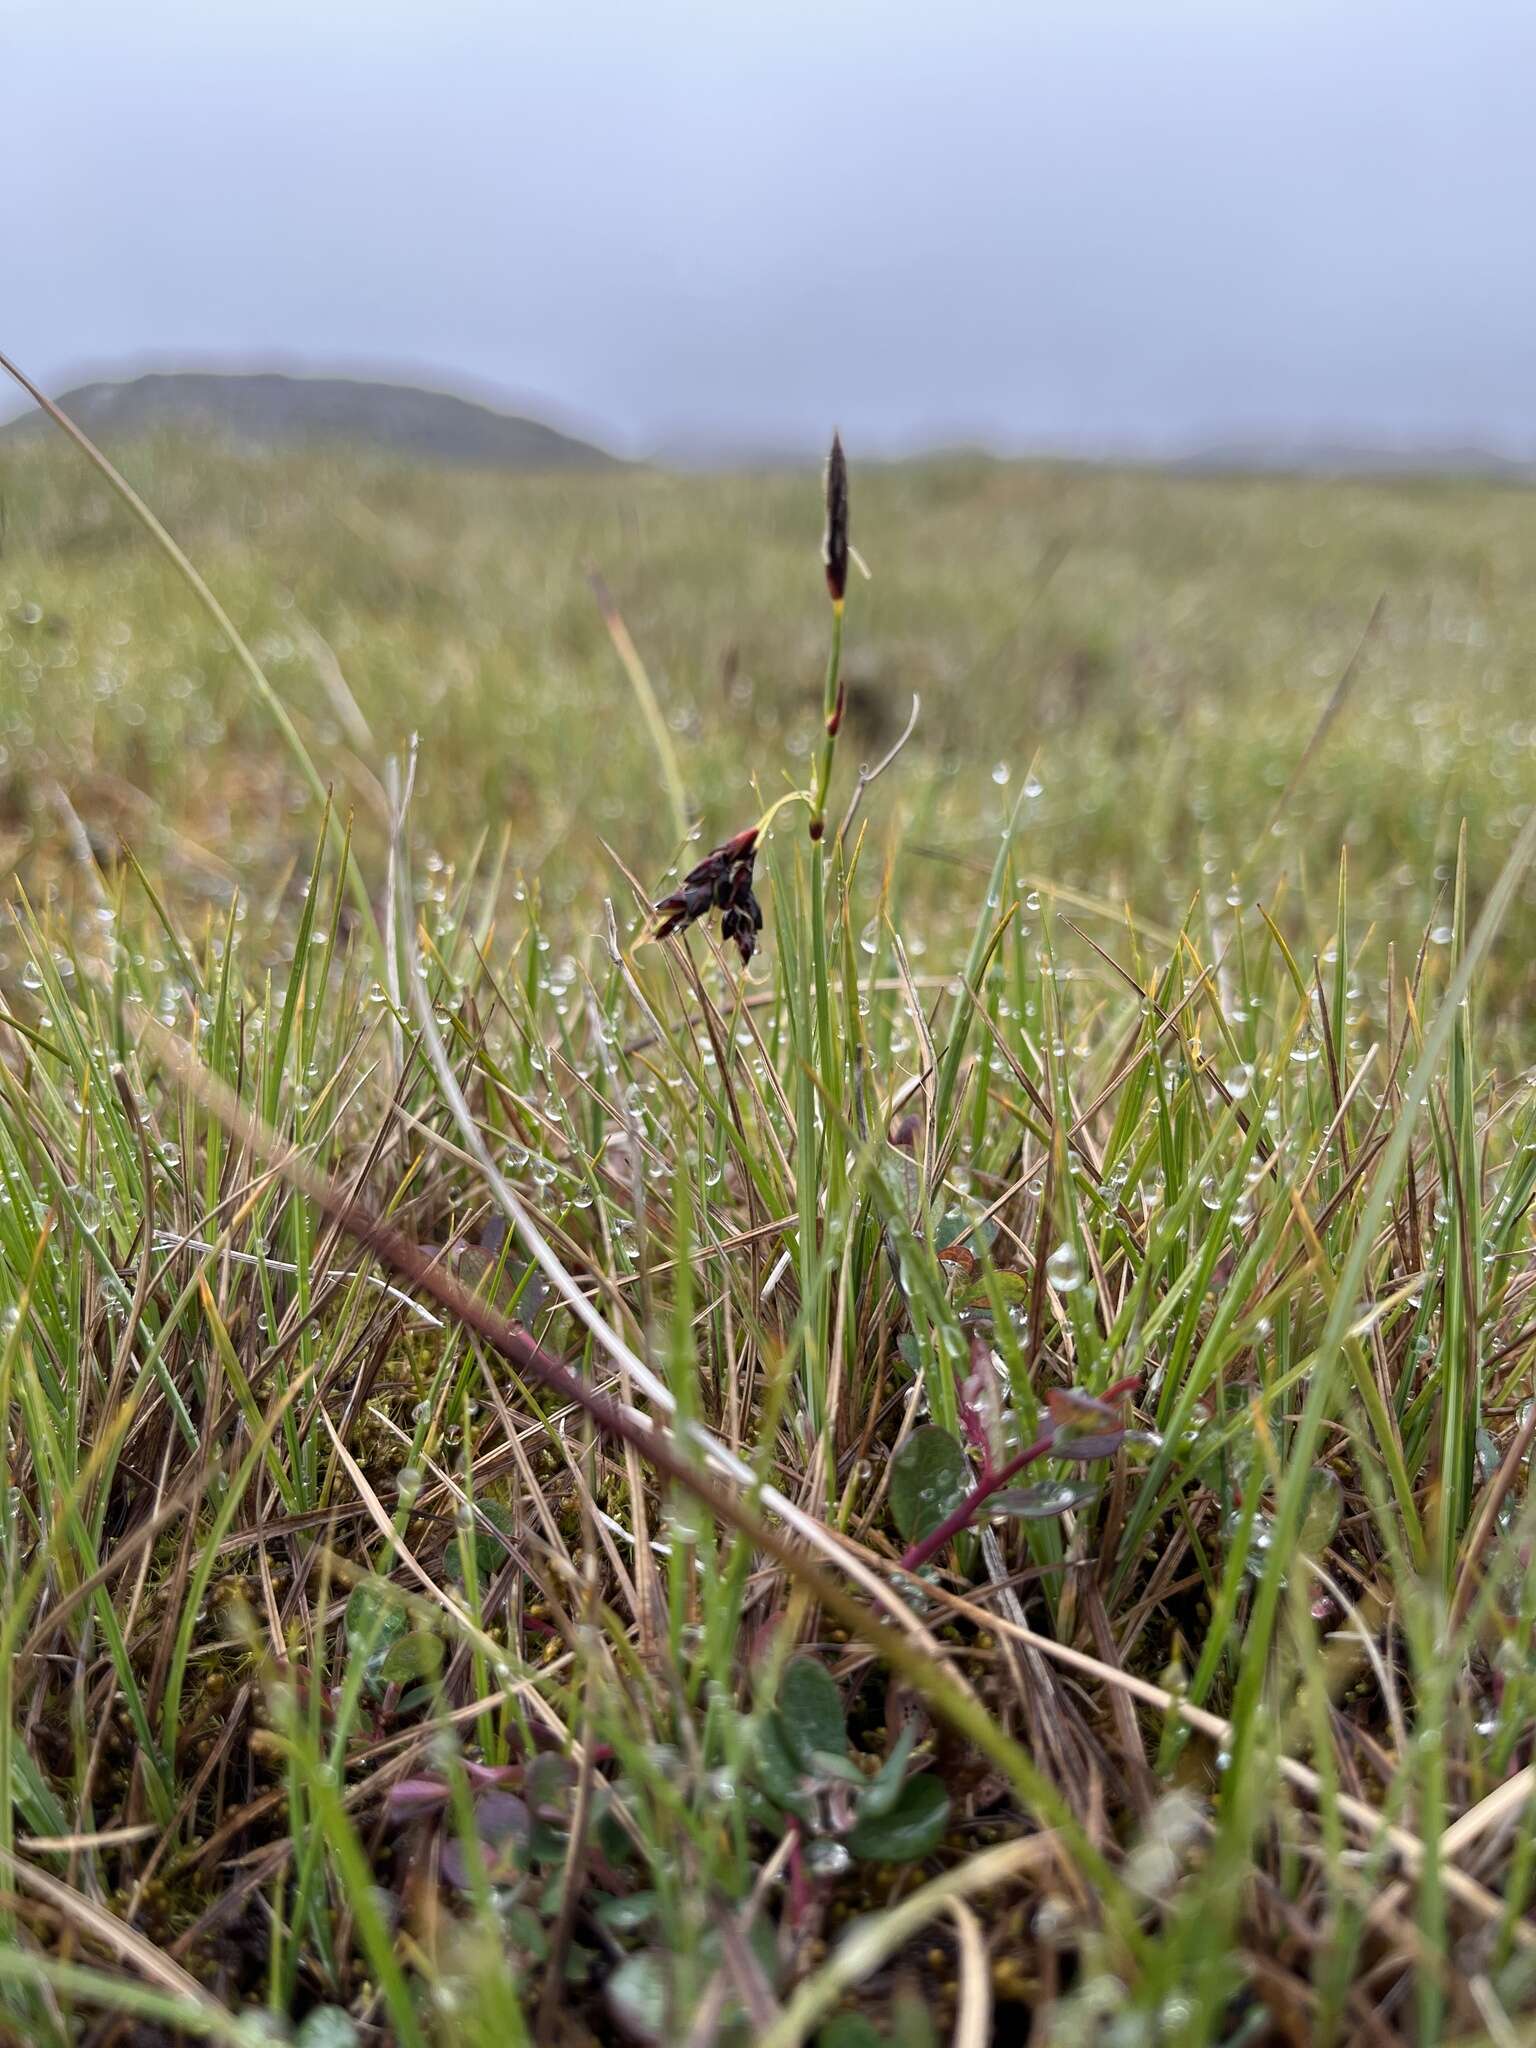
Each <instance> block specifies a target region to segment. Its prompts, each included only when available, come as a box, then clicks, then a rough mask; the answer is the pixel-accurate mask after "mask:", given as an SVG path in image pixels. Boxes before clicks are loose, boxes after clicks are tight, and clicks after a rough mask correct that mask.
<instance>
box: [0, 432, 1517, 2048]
mask: <svg viewBox="0 0 1536 2048" xmlns="http://www.w3.org/2000/svg"><path fill="white" fill-rule="evenodd" d="M114 452H115V453H116V454H117V456H118V459H119V460H120V462H121V465H122V468H123V470H124V472H125V474H126V475H127V476H128V477H129V478H130V480H131V482H132V484H133V485H134V487H135V488H136V489H137V490H138V491H139V492H140V493H141V494H142V496H143V498H144V500H145V501H146V502H147V503H148V505H149V506H151V507H152V508H153V511H154V512H155V514H157V515H158V517H159V518H160V519H161V520H163V521H164V523H165V526H166V527H167V528H168V529H169V531H170V533H171V534H173V535H174V536H175V538H176V540H177V541H178V542H179V543H180V544H181V545H182V546H183V547H184V548H185V550H186V552H187V554H188V556H189V557H190V558H191V561H192V562H193V563H194V564H195V565H196V568H197V570H198V571H200V572H201V574H202V575H203V576H204V577H205V578H206V579H207V583H208V585H209V586H210V587H211V589H212V591H213V592H214V593H216V596H217V598H218V600H219V602H220V603H221V604H222V605H223V607H224V609H225V611H226V613H227V615H228V619H229V621H231V622H232V624H233V627H234V628H235V630H236V631H237V632H238V634H239V636H240V642H239V644H238V645H235V644H233V643H232V642H231V641H230V639H229V637H228V635H227V634H225V633H224V632H222V631H221V630H220V629H219V628H218V627H217V626H216V625H215V624H214V622H213V621H212V619H211V618H210V616H209V614H208V612H207V610H206V609H205V608H204V607H203V606H201V605H200V603H199V600H198V597H197V594H196V592H195V591H194V590H193V589H192V588H191V587H190V586H189V584H188V582H187V580H186V579H185V577H184V576H183V575H182V574H180V573H179V571H178V570H177V568H176V567H175V565H174V564H173V563H171V562H170V561H169V560H168V559H167V557H166V555H165V553H164V551H163V550H162V549H160V548H159V547H157V545H156V543H155V541H154V538H153V536H152V535H151V534H150V533H149V532H148V531H147V530H146V529H145V527H144V526H143V525H142V524H141V523H140V522H139V521H138V520H136V519H135V517H134V516H133V514H132V512H131V511H130V509H129V508H128V507H127V506H125V505H124V503H123V502H121V500H120V499H119V498H118V497H117V496H115V495H114V494H113V492H112V490H111V489H109V487H108V484H107V482H106V481H105V480H104V479H103V478H102V476H101V475H100V474H98V473H97V472H96V471H95V470H93V468H92V467H91V466H90V464H89V463H88V462H87V461H86V460H85V459H84V457H83V456H82V455H81V454H80V453H79V452H78V451H77V450H75V449H73V448H71V447H70V446H69V445H68V444H67V443H66V442H65V441H64V440H63V439H62V437H58V438H56V439H55V440H52V441H49V442H47V443H43V444H26V445H22V444H15V445H14V446H13V447H12V448H10V449H8V450H7V452H6V454H5V456H4V460H3V470H0V497H3V505H4V525H3V534H0V872H3V874H4V875H5V877H6V878H7V885H6V891H5V899H4V911H3V924H0V1406H3V1410H4V1413H5V1415H6V1417H7V1434H6V1436H5V1438H4V1458H5V1465H6V1470H5V1473H4V1475H3V1484H0V1572H3V1575H4V1590H3V1598H0V1630H3V1632H4V1642H3V1644H0V1785H3V1786H5V1787H7V1788H8V1791H9V1797H8V1798H7V1799H6V1800H4V1801H3V1802H0V2039H3V2040H7V2041H9V2040H14V2041H16V2042H18V2043H24V2044H28V2048H31V2044H38V2048H62V2044H65V2043H76V2042H82V2043H91V2044H94V2048H109V2044H110V2048H140V2044H151V2043H163V2042H164V2043H168V2042H175V2041H181V2040H187V2041H193V2040H209V2041H215V2042H225V2043H240V2044H247V2048H249V2044H253V2043H257V2042H262V2043H271V2042H288V2043H291V2044H295V2048H382V2044H395V2043H399V2044H403V2048H436V2044H446V2043H450V2042H451V2043H453V2044H455V2048H503V2044H505V2043H508V2042H518V2041H525V2040H526V2041H535V2040H536V2041H538V2042H539V2043H541V2044H544V2043H553V2044H562V2043H570V2044H578V2043H583V2042H589V2041H604V2042H606V2041H610V2040H614V2041H629V2042H638V2043H642V2044H644V2043H653V2042H668V2043H686V2044H688V2048H705V2044H707V2043H713V2042H722V2043H727V2044H735V2043H745V2042H747V2041H749V2040H751V2041H753V2042H754V2043H755V2044H756V2048H792V2044H796V2043H799V2042H801V2041H812V2040H814V2041H819V2042H822V2043H825V2044H826V2048H878V2044H881V2043H885V2044H890V2048H927V2044H929V2043H935V2044H936V2043H941V2042H948V2041H951V2040H953V2041H955V2042H957V2043H959V2044H962V2048H981V2044H983V2043H986V2042H988V2041H990V2040H997V2041H1029V2042H1031V2043H1042V2044H1053V2048H1076V2044H1081V2048H1089V2044H1094V2048H1099V2044H1102V2048H1162V2044H1168V2048H1207V2044H1216V2043H1223V2044H1239V2043H1243V2044H1267V2043H1271V2042H1273V2043H1282V2044H1291V2043H1297V2044H1300V2043H1313V2042H1316V2043H1339V2044H1345V2043H1357V2042H1359V2043H1382V2044H1386V2043H1397V2042H1411V2043H1418V2044H1421V2048H1427V2044H1431V2043H1438V2042H1441V2041H1458V2042H1459V2041H1465V2042H1468V2043H1471V2042H1480V2041H1488V2042H1492V2043H1496V2044H1499V2048H1503V2044H1505V2043H1508V2042H1521V2041H1528V2040H1533V2039H1536V1798H1533V1791H1536V1776H1533V1770H1536V1764H1533V1737H1536V1651H1533V1649H1532V1625H1533V1621H1536V1569H1533V1555H1536V1551H1533V1543H1536V1499H1533V1498H1532V1497H1530V1496H1529V1495H1528V1483H1527V1482H1528V1471H1529V1466H1530V1459H1531V1454H1532V1447H1533V1442H1536V1403H1533V1400H1532V1394H1533V1389H1532V1385H1531V1380H1532V1369H1533V1345H1536V1241H1533V1227H1532V1216H1533V1210H1532V1202H1533V1199H1536V1096H1533V1093H1532V1087H1531V1063H1532V1062H1533V1061H1536V1021H1533V1019H1532V1016H1531V1012H1530V1004H1529V998H1530V991H1531V985H1532V984H1531V968H1530V962H1531V959H1532V954H1533V949H1536V874H1533V870H1532V861H1533V856H1536V811H1533V808H1532V804H1531V792H1532V788H1533V786H1536V697H1533V692H1532V680H1533V674H1536V579H1533V578H1532V575H1531V573H1530V568H1531V563H1532V561H1533V560H1536V499H1532V497H1531V496H1530V495H1529V494H1527V493H1525V492H1522V491H1518V490H1510V489H1501V488H1497V487H1494V486H1491V485H1484V484H1477V483H1459V482H1453V481H1440V482H1433V483H1430V482H1425V483H1402V484H1393V485H1386V484H1365V483H1349V482H1322V481H1303V480H1286V479H1273V478H1272V479H1241V478H1219V479H1218V478H1199V477H1195V476H1165V475H1159V474H1154V473H1151V472H1113V471H1108V470H1094V469H1086V468H1076V467H1069V466H1050V465H1014V464H999V463H993V462H989V461H984V460H980V459H970V458H964V459H962V458H956V459H953V460H945V461H935V462H932V463H923V464H910V465H901V466H894V467H882V466H877V465H861V464H860V463H859V462H858V460H857V451H856V450H855V451H854V456H855V460H854V468H853V474H852V533H853V540H854V543H855V545H856V547H857V549H858V551H859V553H860V555H861V556H862V557H863V559H864V561H866V562H867V563H868V565H869V570H870V572H871V573H870V576H869V578H868V580H866V579H865V578H864V577H863V576H862V575H860V574H859V572H858V569H857V568H855V570H854V573H853V575H852V578H851V581H850V584H849V589H848V597H847V606H846V615H845V621H844V632H843V641H844V645H843V653H842V668H841V678H842V682H843V685H844V686H845V689H846V713H845V715H844V717H843V720H842V724H841V729H840V731H839V732H838V734H837V736H836V744H835V749H834V750H833V752H832V755H831V759H830V768H831V786H830V797H829V803H828V810H827V816H828V829H827V831H826V833H825V835H824V836H823V838H822V839H821V840H820V841H819V842H813V841H812V839H811V838H810V836H809V835H808V833H807V829H806V823H807V810H806V807H805V805H804V804H803V803H799V802H795V801H793V800H791V801H788V802H786V803H785V804H784V805H783V806H782V807H781V808H778V809H777V810H776V811H774V814H773V817H772V822H771V824H770V825H768V826H767V827H766V828H765V829H764V831H763V833H762V835H761V839H760V842H759V844H758V845H757V846H756V847H755V848H754V849H752V851H753V853H754V854H755V861H756V866H755V875H754V876H753V881H754V885H755V888H756V892H757V896H758V898H759V899H760V902H761V905H762V910H763V915H764V929H763V931H762V934H761V937H760V939H759V941H758V945H757V949H756V952H755V954H754V957H753V958H752V959H751V961H750V963H749V964H747V965H746V966H745V967H744V966H743V964H742V963H741V961H740V960H739V959H738V958H737V955H736V951H735V949H734V948H733V947H731V946H730V945H729V944H723V943H722V934H721V928H720V923H719V919H718V917H717V916H715V915H714V914H713V912H710V913H709V914H707V915H705V916H702V917H700V918H699V919H698V920H697V921H696V922H695V923H693V924H692V925H691V926H690V928H688V929H687V930H685V931H683V932H681V933H679V934H678V935H677V936H676V937H675V938H669V939H667V940H665V941H663V942H660V943H656V942H653V941H652V940H651V939H650V938H649V936H648V935H649V933H650V931H651V929H652V926H653V920H652V918H651V915H650V911H649V904H650V902H651V901H652V900H653V899H656V898H659V897H661V896H664V895H666V894H668V893H669V892H671V891H672V890H673V889H674V888H676V887H677V886H679V884H680V881H681V878H682V877H683V876H684V874H685V873H686V872H687V871H688V870H690V869H692V868H693V867H694V865H695V864H696V863H698V862H699V861H701V860H702V859H703V858H704V857H705V856H706V855H707V854H708V853H709V851H710V849H712V848H715V847H717V846H718V845H720V844H722V843H723V842H725V841H727V840H728V839H729V838H730V837H731V836H732V835H735V834H738V833H741V832H743V831H745V830H746V829H747V828H749V827H751V826H752V825H753V824H754V822H757V821H760V820H763V819H764V818H765V817H766V816H767V814H768V812H769V810H770V807H772V806H774V805H775V803H776V801H777V800H778V799H779V798H781V797H784V796H786V795H787V794H788V793H789V792H791V791H793V790H796V789H804V788H806V787H807V786H810V785H812V784H813V783H814V780H815V777H816V775H817V773H818V770H819V768H820V766H821V764H822V762H823V761H824V759H825V758H826V754H825V746H824V734H825V717H824V690H825V687H826V683H825V675H826V668H827V661H828V648H829V640H830V636H831V628H832V614H831V607H830V606H829V603H828V598H827V592H826V587H825V584H824V580H823V574H822V567H821V563H820V559H819V554H818V549H819V545H820V540H821V526H822V507H821V502H820V488H819V483H818V479H817V477H816V476H815V475H814V474H801V473H790V472H785V473H781V474H775V475H768V476H742V477H703V476H699V477H673V476H664V475H659V474H653V473H649V472H645V471H641V470H634V471H624V472H619V473H615V474H606V475H600V476H599V475H594V476H590V477H581V476H571V477H549V478H519V477H507V476H493V475H488V474H475V473H469V472H437V471H431V470H427V469H422V468H414V467H411V466H409V465H406V464H402V463H398V462H392V461H386V460H383V459H371V458H368V457H366V456H363V455H353V454H340V453H339V454H337V455H335V456H334V457H329V458H322V457H319V456H316V455H313V454H310V455H273V456H270V457H256V456H250V455H241V454H236V453H231V452H229V451H224V450H219V449H216V448H212V447H209V446H205V445H199V444H197V443H194V442H190V441H186V442H175V441H165V442H163V443H155V444H152V445H151V444H138V445H132V446H129V447H126V448H124V449H122V450H120V451H114ZM605 607H606V610H605ZM914 698H915V699H918V700H920V709H919V711H918V715H917V719H916V724H915V726H914V727H913V728H912V730H911V732H910V737H908V738H907V739H906V741H905V744H902V741H903V736H904V734H906V732H907V728H908V723H909V715H910V713H911V711H912V708H913V700H914ZM882 762H884V763H885V764H886V765H885V766H884V769H883V772H882V773H880V774H879V775H878V776H877V777H876V778H875V779H873V780H870V781H868V782H867V786H865V778H864V777H863V776H862V775H861V772H860V771H861V764H865V766H867V767H869V768H874V767H875V766H876V764H879V763H882ZM855 798H857V802H856V804H855V803H854V799H855ZM748 865H749V867H750V865H751V863H750V861H749V863H748Z"/></svg>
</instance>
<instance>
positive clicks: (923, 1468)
mask: <svg viewBox="0 0 1536 2048" xmlns="http://www.w3.org/2000/svg"><path fill="white" fill-rule="evenodd" d="M971 1486H972V1474H971V1467H970V1463H969V1461H968V1459H967V1458H966V1455H965V1452H964V1451H963V1450H961V1448H960V1445H959V1443H958V1442H957V1441H956V1439H955V1438H954V1437H952V1436H951V1435H950V1434H949V1432H948V1430H944V1429H937V1428H935V1427H934V1425H933V1424H932V1423H925V1424H924V1426H923V1427H922V1428H921V1429H914V1430H913V1432H912V1434H911V1435H910V1436H909V1437H908V1438H907V1440H906V1442H905V1443H904V1444H903V1445H902V1447H901V1449H900V1450H899V1451H898V1452H897V1453H896V1456H895V1457H894V1458H893V1459H892V1461H891V1513H892V1515H893V1516H894V1517H895V1519H896V1526H897V1528H898V1529H899V1530H900V1531H901V1533H902V1535H903V1536H905V1538H906V1539H907V1541H908V1542H909V1543H920V1542H921V1541H922V1539H923V1538H924V1537H925V1536H927V1535H930V1534H931V1533H932V1531H933V1530H935V1529H937V1528H938V1526H939V1524H940V1523H941V1522H942V1521H943V1520H944V1518H945V1517H946V1516H947V1515H951V1514H953V1513H954V1511H955V1509H956V1508H957V1507H959V1505H960V1503H961V1501H963V1500H964V1499H965V1497H966V1495H967V1494H968V1493H969V1492H970V1490H971Z"/></svg>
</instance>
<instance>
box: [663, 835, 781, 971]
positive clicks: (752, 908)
mask: <svg viewBox="0 0 1536 2048" xmlns="http://www.w3.org/2000/svg"><path fill="white" fill-rule="evenodd" d="M756 858H757V827H756V826H755V825H751V826H749V827H748V828H747V830H746V831H745V832H738V833H737V834H736V837H735V838H734V839H727V840H726V842H725V844H724V845H723V846H717V847H716V848H715V849H714V851H713V852H712V853H707V854H706V855H705V856H704V858H703V860H701V861H700V862H699V864H698V866H697V867H696V868H690V869H689V871H688V873H687V874H686V875H684V877H683V880H682V886H681V887H680V888H678V889H675V890H674V891H673V893H672V894H671V895H670V896H663V897H662V899H661V901H660V902H659V903H658V904H656V905H655V911H656V915H657V917H658V918H660V920H661V922H660V923H659V924H658V925H657V927H656V934H655V935H656V937H657V938H658V939H668V938H670V937H671V936H672V934H673V933H674V932H681V931H686V930H687V929H688V927H689V925H691V924H696V923H697V922H698V920H699V919H700V918H701V917H707V916H708V915H709V913H710V912H711V911H712V910H718V911H719V913H720V935H721V937H722V938H725V939H728V940H730V941H731V942H732V943H733V944H734V945H735V947H736V950H737V952H738V953H740V955H741V964H742V966H743V967H745V966H746V964H747V962H748V961H749V960H750V959H751V958H752V955H753V953H754V952H755V951H756V948H757V935H758V933H759V932H760V931H761V930H762V928H763V912H762V906H761V904H759V902H758V900H757V898H756V896H755V895H754V894H753V893H752V864H753V862H754V861H755V860H756Z"/></svg>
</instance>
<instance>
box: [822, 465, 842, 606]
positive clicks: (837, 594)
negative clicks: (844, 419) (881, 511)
mask: <svg viewBox="0 0 1536 2048" xmlns="http://www.w3.org/2000/svg"><path fill="white" fill-rule="evenodd" d="M821 559H822V561H823V563H824V564H825V565H826V571H827V589H828V591H829V592H830V593H831V597H832V602H833V603H834V604H841V603H842V601H843V596H844V593H845V592H846V591H847V588H848V461H847V458H846V456H845V455H844V454H843V444H842V440H841V439H840V437H839V436H838V435H836V434H834V435H833V436H832V453H831V454H830V455H829V456H828V457H827V528H826V533H825V535H824V536H823V538H822V543H821Z"/></svg>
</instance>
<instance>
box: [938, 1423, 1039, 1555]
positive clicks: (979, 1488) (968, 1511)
mask: <svg viewBox="0 0 1536 2048" xmlns="http://www.w3.org/2000/svg"><path fill="white" fill-rule="evenodd" d="M1055 1441H1056V1431H1055V1429H1054V1428H1053V1429H1052V1430H1051V1433H1050V1435H1049V1436H1037V1437H1036V1438H1035V1440H1034V1442H1033V1443H1032V1444H1027V1445H1026V1446H1025V1448H1024V1449H1023V1450H1022V1451H1018V1452H1016V1453H1015V1454H1014V1456H1013V1457H1011V1458H1010V1459H1009V1460H1008V1462H1007V1463H1006V1464H1004V1465H999V1466H998V1467H997V1468H996V1469H995V1470H994V1471H991V1472H985V1473H983V1474H982V1476H981V1478H980V1479H978V1480H977V1482H976V1484H975V1486H974V1487H973V1488H972V1489H971V1491H970V1492H969V1493H968V1494H967V1495H966V1497H965V1499H964V1500H963V1501H961V1503H960V1505H959V1507H957V1508H952V1509H951V1510H950V1512H949V1513H948V1514H947V1515H946V1516H945V1517H944V1519H943V1521H942V1522H940V1524H939V1526H938V1527H937V1528H936V1529H930V1530H929V1532H928V1534H927V1535H926V1536H924V1537H923V1538H922V1539H921V1540H920V1541H919V1542H917V1543H914V1544H913V1545H912V1548H911V1549H910V1550H907V1551H904V1552H903V1553H902V1559H901V1568H902V1570H903V1571H904V1572H915V1571H916V1570H917V1569H918V1567H919V1566H920V1565H925V1564H926V1563H927V1562H928V1560H929V1558H930V1557H932V1556H933V1555H934V1554H935V1553H936V1552H937V1551H940V1550H942V1549H943V1548H944V1546H945V1544H946V1543H947V1542H948V1541H949V1540H950V1538H951V1537H952V1536H960V1535H963V1534H964V1532H965V1531H966V1530H967V1529H968V1528H969V1527H970V1525H971V1522H972V1520H973V1519H974V1518H975V1516H976V1515H978V1514H979V1513H980V1512H981V1510H982V1509H983V1508H984V1507H985V1506H986V1504H987V1502H988V1501H989V1500H990V1499H991V1498H992V1496H993V1494H994V1493H997V1492H998V1491H999V1490H1000V1489H1001V1488H1002V1487H1004V1486H1006V1485H1007V1484H1008V1481H1009V1480H1010V1479H1011V1478H1012V1477H1013V1475H1014V1473H1015V1472H1022V1471H1023V1470H1024V1467H1025V1466H1026V1465H1032V1464H1033V1463H1034V1462H1035V1460H1036V1459H1037V1458H1043V1457H1044V1456H1045V1454H1046V1452H1047V1451H1048V1450H1049V1449H1050V1448H1051V1445H1052V1444H1053V1443H1055Z"/></svg>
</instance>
